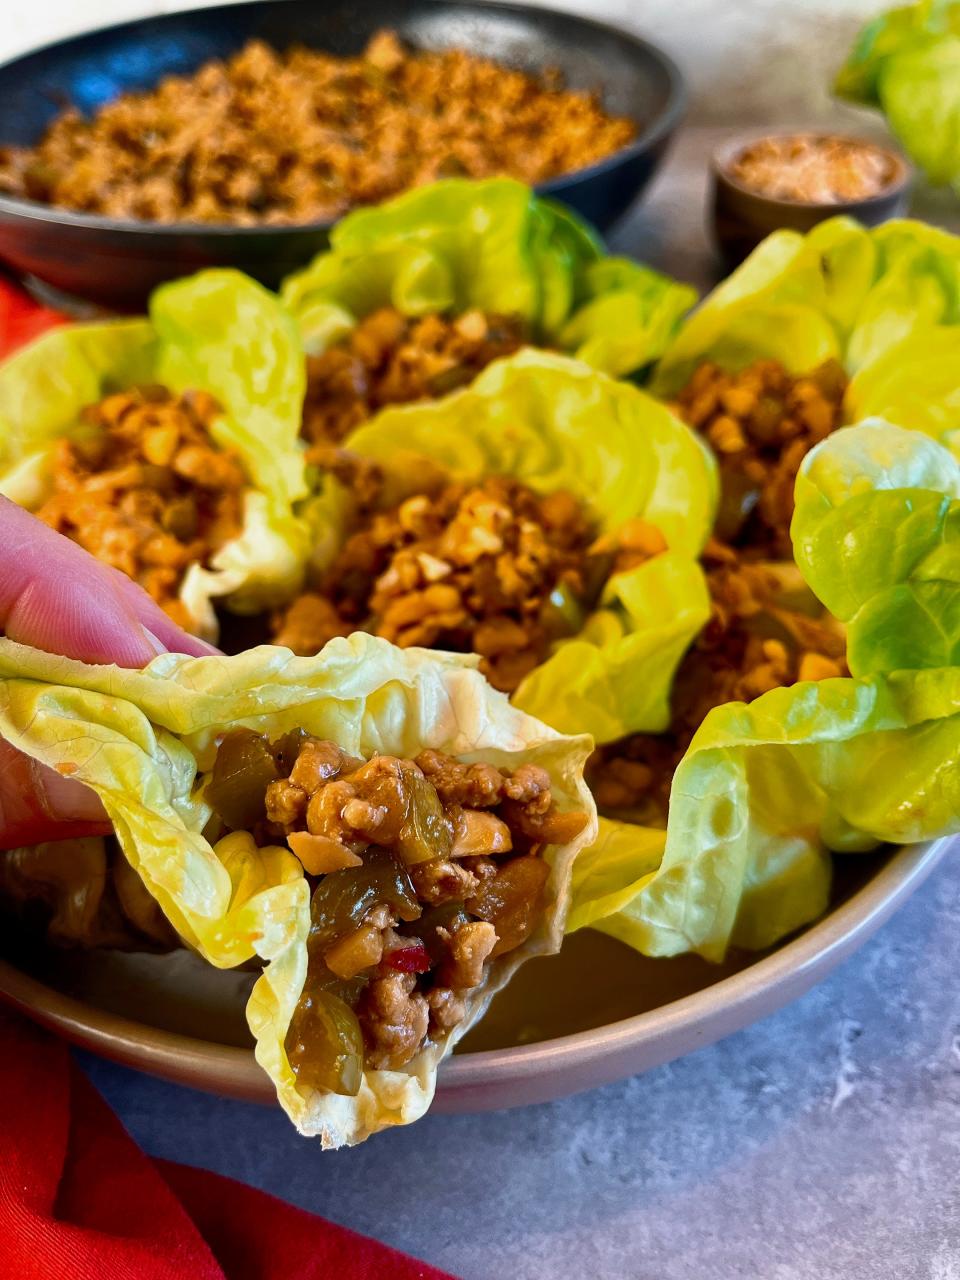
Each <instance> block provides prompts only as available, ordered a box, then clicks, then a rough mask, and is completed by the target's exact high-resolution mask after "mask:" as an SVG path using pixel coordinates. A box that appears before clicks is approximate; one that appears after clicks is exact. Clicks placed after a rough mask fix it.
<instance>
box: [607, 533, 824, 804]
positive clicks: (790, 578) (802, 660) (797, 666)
mask: <svg viewBox="0 0 960 1280" xmlns="http://www.w3.org/2000/svg"><path fill="white" fill-rule="evenodd" d="M703 562H704V569H705V571H706V577H707V586H708V588H709V591H710V600H711V605H712V610H711V617H710V621H709V622H708V623H707V625H706V626H705V627H704V629H703V630H702V631H701V632H700V635H699V636H698V637H697V639H696V640H695V641H694V644H693V646H692V647H691V649H690V650H689V651H688V653H687V655H686V657H685V658H684V660H683V662H682V663H681V665H680V669H679V671H678V673H677V677H676V680H675V681H674V685H673V691H672V701H671V705H672V713H673V714H672V718H671V726H670V732H669V733H666V734H634V735H632V736H631V737H629V738H624V739H622V740H621V741H619V742H614V743H610V744H609V745H607V746H604V747H601V748H600V749H599V750H598V751H596V752H595V753H594V755H593V756H592V757H591V760H590V763H589V766H588V771H587V772H588V781H589V783H590V787H591V790H592V791H593V793H594V795H595V797H596V800H597V804H598V805H599V806H600V808H601V809H605V810H612V811H616V810H620V809H629V810H631V812H632V813H633V814H634V815H635V816H636V818H637V820H638V821H641V822H643V823H644V824H645V825H650V826H664V825H665V824H666V819H667V807H668V804H669V799H670V786H671V783H672V781H673V774H674V771H675V769H676V767H677V765H678V764H679V763H680V760H681V759H682V757H683V755H684V753H685V752H686V750H687V747H688V746H689V745H690V740H691V739H692V737H693V735H694V733H695V732H696V731H697V729H698V728H699V727H700V724H701V722H702V721H703V719H704V717H705V716H706V715H707V712H708V711H710V710H712V709H713V708H714V707H718V706H721V705H722V704H723V703H725V702H752V701H753V699H754V698H757V697H759V696H760V695H761V694H762V693H767V692H769V691H770V690H771V689H777V688H781V687H783V686H786V685H791V684H794V683H795V682H796V681H798V680H824V679H827V678H829V677H831V676H842V675H847V674H848V671H847V665H846V660H845V654H846V638H845V635H844V631H843V628H842V626H841V625H840V623H838V622H837V621H836V620H835V619H834V618H832V617H831V616H830V615H829V614H827V613H825V612H824V611H823V610H822V609H821V608H820V607H819V606H818V605H817V602H816V601H815V600H814V599H813V597H812V596H810V594H809V592H808V591H806V589H805V588H804V587H803V585H802V580H801V579H800V575H799V570H797V569H796V567H795V566H794V565H793V564H789V565H787V564H783V563H781V564H775V563H769V562H767V563H762V562H756V561H744V560H743V559H742V557H741V556H740V555H739V554H738V553H737V552H736V551H734V550H732V549H731V548H730V547H728V546H726V545H725V544H723V543H721V542H718V541H717V540H715V539H714V540H712V541H711V542H710V543H709V544H708V545H707V548H706V550H705V552H704V557H703Z"/></svg>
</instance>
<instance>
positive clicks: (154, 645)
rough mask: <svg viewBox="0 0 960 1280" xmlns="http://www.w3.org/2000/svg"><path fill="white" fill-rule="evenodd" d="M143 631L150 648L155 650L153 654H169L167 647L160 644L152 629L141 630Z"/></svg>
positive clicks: (144, 628) (143, 628)
mask: <svg viewBox="0 0 960 1280" xmlns="http://www.w3.org/2000/svg"><path fill="white" fill-rule="evenodd" d="M141 630H142V631H143V634H144V637H145V638H146V641H147V644H148V645H149V646H150V648H151V649H152V650H153V652H154V653H166V652H167V648H166V645H163V644H161V643H160V641H159V640H158V639H157V637H156V636H155V635H154V634H153V632H152V631H151V630H150V628H149V627H142V628H141Z"/></svg>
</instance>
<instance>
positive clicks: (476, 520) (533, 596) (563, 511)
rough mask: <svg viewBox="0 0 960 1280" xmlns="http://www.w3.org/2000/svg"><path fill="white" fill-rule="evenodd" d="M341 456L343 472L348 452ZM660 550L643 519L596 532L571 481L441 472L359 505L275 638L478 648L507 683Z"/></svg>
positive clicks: (309, 644)
mask: <svg viewBox="0 0 960 1280" xmlns="http://www.w3.org/2000/svg"><path fill="white" fill-rule="evenodd" d="M340 462H341V463H342V466H343V473H344V474H346V471H347V470H349V467H350V464H351V460H350V459H349V458H345V457H342V458H341V459H340ZM354 470H355V476H357V477H359V478H355V480H354V482H353V488H354V492H355V493H357V492H358V491H359V490H360V488H362V489H363V491H364V492H365V493H366V494H367V495H368V496H369V494H370V493H371V491H373V492H375V490H376V479H375V477H374V478H373V479H372V480H371V476H370V473H369V470H368V469H364V468H361V469H360V471H359V472H357V471H356V467H355V466H354ZM664 550H666V543H665V541H664V539H663V536H662V534H661V533H660V531H659V530H658V529H657V528H655V527H654V526H653V525H651V524H649V523H648V522H647V521H645V520H641V519H636V520H630V521H627V522H626V524H624V525H623V527H622V528H621V529H620V530H619V531H618V533H617V534H616V535H615V536H612V535H602V536H599V537H598V536H597V532H596V528H595V525H594V523H593V521H592V520H591V519H590V517H589V516H588V514H587V512H586V511H585V509H584V507H583V506H582V504H581V503H580V502H579V501H578V500H577V499H576V498H574V497H573V495H572V494H570V493H567V492H564V491H557V492H555V493H551V494H548V495H547V496H545V497H543V496H541V495H539V494H537V493H534V491H533V490H532V489H530V488H528V487H527V486H526V485H524V484H522V483H520V482H519V481H517V480H514V479H510V478H508V477H503V476H488V477H486V478H485V479H483V480H481V481H478V482H476V483H467V482H454V483H450V482H446V481H445V482H443V483H441V485H440V486H439V487H438V488H437V489H435V490H434V491H431V492H429V493H421V494H418V495H416V496H415V497H411V498H408V499H407V500H406V501H404V502H402V503H401V504H400V505H399V506H396V507H393V508H391V509H389V510H387V511H380V512H377V511H374V510H372V509H368V510H367V511H366V512H365V513H362V515H361V517H360V524H359V527H358V528H357V530H356V531H355V532H354V533H353V534H352V536H351V537H349V538H348V539H347V541H346V542H345V544H344V546H343V548H342V550H341V552H340V554H339V555H338V556H337V558H336V560H335V561H334V563H333V565H332V566H331V568H330V570H329V571H328V573H327V574H326V575H325V577H324V580H323V582H322V583H321V584H320V587H319V590H317V591H315V592H309V593H307V594H305V595H303V596H301V597H300V598H299V599H298V600H296V601H295V602H294V603H293V604H292V605H290V606H289V607H288V608H287V609H286V610H285V611H284V612H283V613H282V614H280V615H279V616H278V617H277V619H276V621H275V628H274V643H276V644H280V645H285V646H287V647H288V648H290V649H292V650H293V651H294V652H295V653H299V654H312V653H316V652H317V651H318V650H319V649H320V648H322V646H323V645H324V644H325V643H326V642H327V640H329V639H330V638H331V637H332V636H335V635H348V634H349V633H350V632H351V631H355V630H357V629H361V630H365V631H369V632H373V633H374V634H375V635H379V636H383V637H385V638H386V639H387V640H391V641H392V642H393V643H394V644H396V645H399V646H400V647H401V648H407V647H409V646H411V645H422V646H425V647H428V648H430V647H432V648H438V649H447V650H452V651H454V652H458V653H478V654H479V655H480V657H481V670H482V671H483V672H484V674H485V675H486V676H487V678H488V679H489V680H490V682H491V683H492V684H493V685H494V686H495V687H496V688H498V689H502V690H504V691H505V692H508V693H510V692H513V690H515V689H516V688H517V686H518V685H519V684H520V682H521V680H523V678H524V676H526V675H528V674H529V673H530V672H531V671H532V670H533V668H534V667H536V666H539V664H540V663H541V662H543V661H544V659H545V658H546V657H547V656H548V654H549V651H550V647H551V645H552V644H553V643H554V642H555V641H557V640H559V639H561V638H562V637H564V636H569V635H572V634H574V633H576V632H577V631H579V630H580V628H581V626H582V624H583V621H584V618H585V616H586V613H587V611H588V610H589V609H590V608H591V607H592V605H593V603H594V602H595V601H596V599H597V597H598V595H599V593H600V590H601V588H602V586H603V584H604V583H605V582H606V580H607V578H608V577H609V576H610V575H611V574H612V573H616V572H620V571H622V570H626V569H630V568H633V567H634V566H636V565H637V564H640V563H642V562H643V561H644V560H647V559H649V558H651V557H652V556H654V555H658V554H660V552H662V551H664Z"/></svg>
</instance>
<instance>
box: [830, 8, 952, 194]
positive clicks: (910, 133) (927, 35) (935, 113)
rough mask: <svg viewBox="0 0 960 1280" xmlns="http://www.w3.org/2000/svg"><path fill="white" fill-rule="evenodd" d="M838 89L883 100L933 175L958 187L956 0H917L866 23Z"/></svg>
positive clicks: (893, 124) (872, 102)
mask: <svg viewBox="0 0 960 1280" xmlns="http://www.w3.org/2000/svg"><path fill="white" fill-rule="evenodd" d="M835 89H836V92H837V93H838V94H839V95H840V96H841V97H842V98H847V99H848V100H849V101H851V102H857V103H863V104H864V105H866V106H872V107H878V108H879V109H880V110H881V111H882V112H883V113H884V114H885V116H886V117H887V122H888V123H889V125H890V128H891V129H892V130H893V132H894V134H895V135H896V136H897V138H898V139H899V140H900V142H901V143H902V144H903V146H904V148H905V150H906V151H907V153H908V154H909V155H910V156H911V158H912V159H913V160H915V161H916V163H917V164H918V165H919V167H920V168H921V169H923V171H924V172H925V173H926V174H927V176H928V177H929V178H930V180H931V181H932V182H935V183H941V184H944V185H952V186H953V187H955V188H956V189H957V190H960V3H958V0H919V2H918V3H916V4H910V5H900V6H897V7H896V8H894V9H890V10H888V11H887V12H886V13H883V14H881V15H880V16H879V17H877V18H874V19H873V20H872V21H871V22H868V23H867V25H866V26H865V27H864V28H863V29H862V30H861V32H860V34H859V35H858V36H857V39H856V41H855V43H854V46H853V48H852V49H851V51H850V54H849V56H848V58H847V60H846V62H845V63H844V65H843V67H842V68H841V69H840V71H839V73H838V75H837V79H836V84H835Z"/></svg>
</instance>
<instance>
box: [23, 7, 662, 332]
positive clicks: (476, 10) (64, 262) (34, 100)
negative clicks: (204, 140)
mask: <svg viewBox="0 0 960 1280" xmlns="http://www.w3.org/2000/svg"><path fill="white" fill-rule="evenodd" d="M382 27H390V28H392V29H394V30H396V31H398V32H399V34H400V35H401V37H402V38H403V39H404V40H405V41H406V42H407V43H408V44H410V45H412V46H413V47H416V48H425V49H438V48H446V47H450V46H458V47H462V48H467V49H471V50H475V51H477V52H479V53H482V54H485V55H488V56H490V57H493V58H495V59H497V60H498V61H502V62H504V63H507V64H509V65H513V66H517V67H521V68H524V69H526V70H540V69H542V68H544V67H547V66H557V67H560V68H561V70H562V71H563V73H564V75H565V76H566V80H567V83H568V84H569V85H570V86H571V87H574V88H583V89H597V88H599V89H600V90H601V91H602V93H603V100H604V104H605V106H606V107H607V109H608V110H609V111H611V112H613V113H615V114H617V115H626V116H629V117H631V118H632V119H635V120H636V121H637V122H638V124H639V125H640V134H639V136H638V138H637V140H636V141H635V142H633V143H632V144H631V145H630V146H628V147H625V148H624V149H623V150H622V151H619V152H617V153H616V154H615V155H613V156H611V157H609V158H608V159H606V160H604V161H602V162H601V163H599V164H596V165H593V166H591V167H590V168H589V169H582V170H579V171H577V172H575V173H572V174H569V175H567V176H565V177H561V178H557V179H554V180H553V181H551V182H547V183H544V184H542V186H541V187H540V188H538V190H539V191H540V192H541V193H543V194H545V195H550V196H552V197H555V198H557V199H559V200H563V201H565V202H566V203H567V204H569V205H570V206H571V207H572V208H574V209H576V210H577V211H578V212H579V213H581V214H583V215H584V216H585V217H586V218H588V219H589V220H590V221H592V222H593V223H595V224H596V225H597V226H598V227H600V228H601V229H605V228H607V227H609V226H610V225H611V224H612V223H613V222H614V221H616V219H617V218H618V217H620V215H621V214H623V213H624V212H625V211H626V210H627V209H628V208H629V206H630V205H631V204H632V203H633V201H634V200H635V199H636V197H637V196H638V195H639V193H640V192H641V191H642V190H643V188H644V187H645V186H646V184H647V183H648V182H649V180H650V178H651V176H652V175H653V173H654V171H655V169H656V167H657V165H658V164H659V162H660V159H661V157H662V155H663V152H664V149H665V147H666V145H667V142H668V141H669V138H670V135H671V133H672V132H673V130H674V128H675V127H676V124H677V122H678V120H679V117H680V115H681V113H682V110H683V105H684V92H683V84H682V80H681V77H680V73H679V72H678V70H677V68H676V67H675V66H674V64H673V63H672V62H671V61H670V59H669V58H667V57H666V56H665V55H664V54H662V53H661V52H660V51H659V50H658V49H656V48H655V47H654V46H653V45H650V44H648V43H646V42H645V41H643V40H639V39H637V38H636V37H634V36H630V35H627V34H626V33H624V32H622V31H618V30H616V29H615V28H613V27H608V26H604V25H602V24H600V23H597V22H589V21H587V20H585V19H583V18H577V17H574V16H572V15H569V14H562V13H554V12H552V11H551V10H548V9H540V8H534V7H532V6H525V5H519V4H516V5H515V4H502V5H501V4H486V3H458V2H456V0H452V2H451V0H413V2H412V3H400V2H398V0H349V2H347V3H344V2H343V0H334V2H333V3H330V4H321V3H317V0H255V2H254V3H249V4H229V5H222V6H219V7H217V8H212V9H197V10H194V11H192V12H187V13H171V14H165V15H163V16H162V17H157V18H148V19H145V20H140V21H136V22H126V23H123V24H121V25H119V26H113V27H106V28H104V29H102V30H100V31H93V32H90V33H89V34H86V35H81V36H75V37H73V38H72V39H69V40H63V41H60V42H59V43H57V44H52V45H48V46H47V47H46V48H43V49H39V50H37V51H35V52H33V53H30V54H27V55H25V56H24V57H21V58H18V59H16V60H15V61H13V62H9V63H7V64H6V65H5V66H2V67H0V141H2V142H7V143H19V144H29V143H32V142H35V141H37V139H38V138H39V137H40V135H41V133H42V132H43V130H44V128H45V127H46V126H47V125H48V124H49V123H50V121H51V120H52V119H53V117H54V116H55V115H56V114H57V113H58V112H59V111H60V110H61V109H62V108H63V107H64V106H65V105H67V104H68V103H69V104H73V105H75V106H76V107H78V108H80V110H82V111H84V112H87V113H89V112H92V111H94V110H96V108H97V107H98V106H99V105H101V104H102V103H104V102H106V101H108V100H110V99H111V98H113V97H116V96H117V95H118V94H120V93H122V92H124V91H127V90H143V89H147V88H151V87H152V86H153V85H155V84H156V83H157V81H158V80H160V79H161V78H162V77H163V76H166V75H170V74H185V73H190V72H191V71H193V70H195V69H196V68H197V67H198V66H199V65H200V64H201V63H203V62H205V61H207V60H208V59H210V58H223V57H226V56H229V55H230V54H231V53H234V52H235V51H236V50H238V49H239V48H240V47H241V46H242V45H243V44H244V43H245V42H246V41H247V40H249V39H251V38H252V37H258V38H260V39H262V40H265V41H266V42H267V43H268V44H270V45H273V46H274V47H276V48H279V49H284V48H286V47H287V46H289V45H291V44H294V43H298V42H299V43H303V44H306V45H311V46H314V47H316V48H322V49H326V50H329V51H332V52H334V53H337V54H341V55H347V54H356V53H359V52H360V50H361V49H362V48H363V47H364V45H365V44H366V42H367V40H368V38H369V37H370V36H371V35H372V34H373V33H374V32H375V31H377V30H379V29H380V28H382ZM328 230H329V224H328V223H310V224H306V225H300V226H287V227H272V226H271V227H267V226H264V227H242V228H238V227H229V226H210V225H198V224H189V223H181V224H174V225H162V224H158V223H145V222H140V223H138V222H133V221H126V220H123V221H121V220H118V219H113V218H106V217H100V216H98V215H96V214H82V213H71V212H68V211H66V210H63V209H55V208H52V207H50V206H47V205H41V204H36V203H34V202H33V201H27V200H19V199H15V198H13V197H9V196H0V259H3V260H4V261H5V262H6V263H7V264H8V266H9V267H10V268H12V269H13V270H14V271H15V272H17V273H18V274H20V275H22V276H25V277H26V278H27V279H28V281H29V280H30V279H31V278H32V280H33V281H34V282H40V283H41V284H42V285H45V286H47V287H48V288H52V289H53V290H56V291H59V292H60V293H61V294H65V295H68V296H70V297H73V298H76V299H86V300H89V301H92V302H95V303H97V304H99V305H101V306H105V307H107V308H111V309H115V310H139V309H141V308H142V307H143V303H144V301H145V299H146V297H147V295H148V294H149V292H150V290H151V289H152V288H153V286H154V285H156V284H158V283H159V282H160V281H162V280H168V279H171V278H173V277H176V276H181V275H185V274H188V273H190V272H191V271H195V270H197V269H198V268H200V267H204V266H214V265H220V266H224V265H229V266H236V267H239V268H241V269H242V270H244V271H247V272H249V273H250V274H251V275H253V276H256V277H257V278H258V279H259V280H262V281H263V282H264V283H265V284H268V285H271V286H275V285H276V284H277V283H278V282H279V281H280V279H281V278H282V277H283V276H284V275H286V274H287V273H288V272H289V271H292V270H293V269H295V268H296V267H298V266H300V265H302V264H303V263H304V262H306V261H308V260H309V259H310V258H311V257H312V256H313V255H314V254H316V253H317V252H319V251H320V250H321V249H322V248H323V247H324V246H325V244H326V239H327V232H328Z"/></svg>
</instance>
